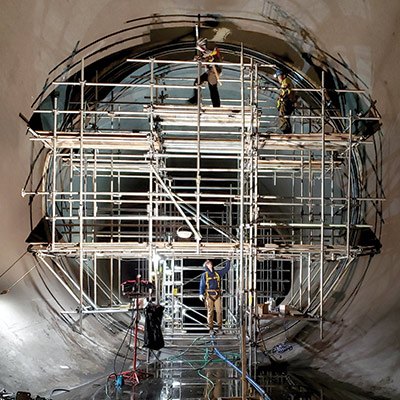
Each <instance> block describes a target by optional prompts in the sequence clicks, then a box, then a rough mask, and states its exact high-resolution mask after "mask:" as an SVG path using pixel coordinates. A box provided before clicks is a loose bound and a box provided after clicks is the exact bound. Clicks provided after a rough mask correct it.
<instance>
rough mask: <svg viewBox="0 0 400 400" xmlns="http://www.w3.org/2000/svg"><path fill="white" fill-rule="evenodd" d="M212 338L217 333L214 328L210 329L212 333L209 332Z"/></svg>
mask: <svg viewBox="0 0 400 400" xmlns="http://www.w3.org/2000/svg"><path fill="white" fill-rule="evenodd" d="M209 334H210V336H214V334H215V332H214V329H213V328H210V332H209Z"/></svg>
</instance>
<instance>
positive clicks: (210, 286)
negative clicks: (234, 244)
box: [200, 259, 231, 335]
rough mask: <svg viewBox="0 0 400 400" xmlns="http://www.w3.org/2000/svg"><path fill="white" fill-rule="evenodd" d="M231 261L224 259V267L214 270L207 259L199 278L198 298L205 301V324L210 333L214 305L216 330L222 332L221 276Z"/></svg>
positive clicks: (211, 331) (212, 331)
mask: <svg viewBox="0 0 400 400" xmlns="http://www.w3.org/2000/svg"><path fill="white" fill-rule="evenodd" d="M230 267H231V261H230V260H229V259H228V260H227V261H226V265H225V267H224V268H223V269H222V270H220V271H215V270H214V266H213V263H212V262H211V261H210V260H207V261H206V262H205V263H204V268H205V270H206V271H205V272H204V273H203V274H202V275H201V278H200V300H201V301H205V303H206V307H207V325H208V327H209V328H210V334H211V335H213V334H214V328H213V326H214V307H215V312H216V313H217V325H218V332H217V333H221V334H222V333H223V332H222V301H221V278H222V277H223V276H224V275H225V274H226V273H227V272H228V271H229V268H230Z"/></svg>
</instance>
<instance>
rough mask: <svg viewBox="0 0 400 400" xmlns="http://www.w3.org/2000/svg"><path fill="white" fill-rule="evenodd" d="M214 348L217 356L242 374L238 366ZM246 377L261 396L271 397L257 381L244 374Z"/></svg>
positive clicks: (268, 399)
mask: <svg viewBox="0 0 400 400" xmlns="http://www.w3.org/2000/svg"><path fill="white" fill-rule="evenodd" d="M214 350H215V353H216V354H217V356H218V357H219V358H222V359H223V360H224V361H225V362H227V363H228V364H229V365H230V366H231V367H232V368H234V369H235V370H236V371H237V372H239V373H240V374H242V370H241V369H240V368H239V367H237V366H236V365H235V364H234V363H233V362H231V361H229V360H228V359H227V358H226V357H225V356H224V355H222V354H221V352H220V351H219V350H218V349H217V348H216V347H214ZM246 379H247V380H248V382H250V383H251V384H252V385H253V387H254V389H256V390H257V392H258V393H260V394H261V396H263V398H264V399H265V400H271V398H270V397H269V396H268V395H267V393H265V391H264V390H263V389H262V388H261V386H260V385H259V384H258V383H256V382H254V381H253V379H251V378H250V377H249V376H248V375H246Z"/></svg>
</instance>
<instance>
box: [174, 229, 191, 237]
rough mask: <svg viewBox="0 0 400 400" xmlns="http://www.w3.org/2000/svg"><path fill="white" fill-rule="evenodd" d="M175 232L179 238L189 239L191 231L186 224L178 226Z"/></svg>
mask: <svg viewBox="0 0 400 400" xmlns="http://www.w3.org/2000/svg"><path fill="white" fill-rule="evenodd" d="M176 234H177V235H178V237H180V238H181V239H189V238H190V237H191V236H192V235H193V232H192V231H191V230H190V229H189V228H188V227H186V226H181V227H179V228H178V230H177V231H176Z"/></svg>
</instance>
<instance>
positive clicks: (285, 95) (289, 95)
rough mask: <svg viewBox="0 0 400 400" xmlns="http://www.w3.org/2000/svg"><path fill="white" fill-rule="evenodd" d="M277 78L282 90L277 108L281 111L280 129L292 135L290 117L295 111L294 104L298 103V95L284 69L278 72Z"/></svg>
mask: <svg viewBox="0 0 400 400" xmlns="http://www.w3.org/2000/svg"><path fill="white" fill-rule="evenodd" d="M274 77H275V78H277V79H278V81H279V83H280V85H281V90H280V92H279V97H278V102H277V105H276V107H277V108H278V110H279V120H280V129H281V131H282V133H291V132H292V125H291V124H290V118H289V117H290V115H292V113H293V111H294V103H296V95H295V94H294V92H293V83H292V81H291V80H290V78H289V77H288V76H287V75H286V72H285V71H284V70H282V69H280V70H278V71H276V73H275V75H274Z"/></svg>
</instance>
